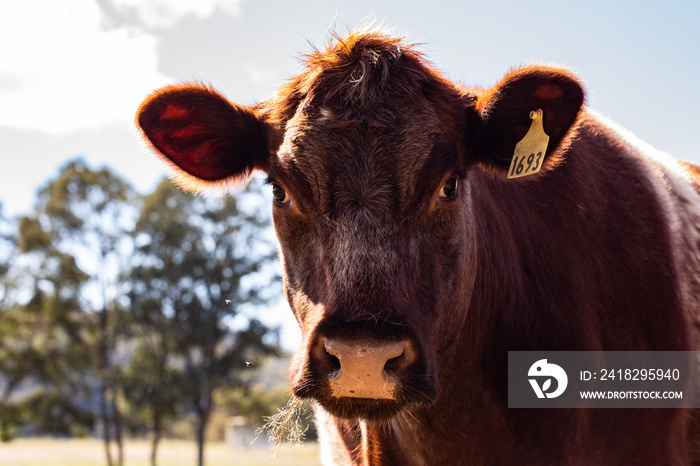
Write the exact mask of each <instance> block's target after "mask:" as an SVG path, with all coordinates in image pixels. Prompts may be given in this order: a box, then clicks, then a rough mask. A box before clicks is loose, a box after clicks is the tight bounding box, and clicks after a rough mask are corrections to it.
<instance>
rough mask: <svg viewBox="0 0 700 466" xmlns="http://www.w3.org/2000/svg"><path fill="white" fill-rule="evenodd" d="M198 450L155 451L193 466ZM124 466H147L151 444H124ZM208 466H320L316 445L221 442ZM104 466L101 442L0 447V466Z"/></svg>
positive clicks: (210, 450)
mask: <svg viewBox="0 0 700 466" xmlns="http://www.w3.org/2000/svg"><path fill="white" fill-rule="evenodd" d="M196 458H197V449H196V445H195V442H194V441H185V440H164V441H162V442H161V445H160V448H159V449H158V464H159V465H162V466H180V465H182V466H185V465H186V466H193V465H195V464H196ZM124 460H125V461H124V463H125V466H150V443H149V442H148V441H147V440H131V441H127V442H126V444H125V446H124ZM204 461H205V464H206V465H207V466H224V465H225V466H232V465H236V466H263V465H265V466H268V465H277V466H294V465H299V466H306V465H309V466H313V465H318V464H320V460H319V451H318V444H317V443H315V442H305V443H304V445H302V446H301V447H298V448H278V449H277V452H276V453H275V451H274V450H268V449H239V450H234V449H232V448H230V447H229V446H227V445H226V444H225V443H223V442H209V443H207V445H206V447H205V450H204ZM104 464H106V461H105V454H104V448H103V445H102V442H101V441H100V440H97V439H80V440H60V439H43V438H42V439H17V440H13V441H12V442H10V443H0V466H101V465H104Z"/></svg>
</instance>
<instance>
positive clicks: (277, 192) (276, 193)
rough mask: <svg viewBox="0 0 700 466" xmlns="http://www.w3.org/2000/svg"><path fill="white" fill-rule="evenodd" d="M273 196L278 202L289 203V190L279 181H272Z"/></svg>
mask: <svg viewBox="0 0 700 466" xmlns="http://www.w3.org/2000/svg"><path fill="white" fill-rule="evenodd" d="M272 197H273V198H274V199H275V202H276V203H277V204H287V203H288V202H289V196H288V195H287V191H285V190H284V188H282V186H280V185H278V184H277V183H272Z"/></svg>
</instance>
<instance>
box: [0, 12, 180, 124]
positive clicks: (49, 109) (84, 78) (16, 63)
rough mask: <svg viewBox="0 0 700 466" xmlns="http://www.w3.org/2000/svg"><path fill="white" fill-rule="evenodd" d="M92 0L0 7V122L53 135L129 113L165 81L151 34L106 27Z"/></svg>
mask: <svg viewBox="0 0 700 466" xmlns="http://www.w3.org/2000/svg"><path fill="white" fill-rule="evenodd" d="M101 24H102V23H101V13H100V10H99V8H98V6H97V3H96V2H95V1H86V0H69V1H61V2H56V1H53V0H46V1H22V2H12V3H9V2H8V3H3V4H2V6H0V43H2V44H3V46H2V48H0V109H2V111H1V112H0V125H4V126H8V127H14V128H26V129H38V130H42V131H47V132H50V133H52V134H58V133H63V132H66V131H70V130H75V129H81V128H93V129H94V128H100V127H103V126H105V125H107V124H110V123H115V122H120V121H122V122H123V121H127V120H131V119H132V118H133V114H134V111H135V110H136V108H137V106H138V104H139V102H140V101H141V99H142V98H143V97H144V96H145V95H147V94H148V93H149V92H150V91H152V90H153V89H155V88H157V87H160V86H162V85H164V84H166V83H168V78H167V77H166V76H164V75H162V74H161V73H159V72H158V71H157V68H156V65H157V55H156V39H155V38H154V37H152V36H149V35H146V34H135V33H134V32H133V31H129V30H128V29H127V28H118V29H110V30H105V29H104V28H102V27H101Z"/></svg>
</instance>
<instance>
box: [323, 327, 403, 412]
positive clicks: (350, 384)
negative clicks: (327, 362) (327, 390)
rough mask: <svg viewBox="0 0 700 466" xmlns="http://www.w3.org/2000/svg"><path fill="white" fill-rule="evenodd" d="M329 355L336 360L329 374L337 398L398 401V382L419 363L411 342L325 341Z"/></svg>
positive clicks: (327, 339)
mask: <svg viewBox="0 0 700 466" xmlns="http://www.w3.org/2000/svg"><path fill="white" fill-rule="evenodd" d="M323 347H324V349H325V351H326V353H327V355H330V356H332V357H334V358H336V359H337V363H336V364H335V366H336V370H335V371H333V372H332V373H331V374H330V387H331V395H332V396H333V397H335V398H342V397H349V398H372V399H386V400H393V399H395V389H396V382H397V378H398V376H399V375H400V373H401V372H402V371H403V370H404V369H405V368H406V367H408V366H410V365H411V363H413V362H414V361H415V360H416V352H415V350H414V349H413V345H412V343H411V341H410V340H407V339H406V340H399V341H395V340H391V341H385V340H376V339H364V340H362V339H359V340H358V339H355V338H353V339H352V340H349V339H348V340H343V339H331V338H324V339H323Z"/></svg>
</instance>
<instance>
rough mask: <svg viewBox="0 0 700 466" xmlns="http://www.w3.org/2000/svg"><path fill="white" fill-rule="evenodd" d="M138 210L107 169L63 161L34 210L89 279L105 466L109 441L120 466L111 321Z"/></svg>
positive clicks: (85, 291)
mask: <svg viewBox="0 0 700 466" xmlns="http://www.w3.org/2000/svg"><path fill="white" fill-rule="evenodd" d="M136 211H137V207H136V196H135V193H134V192H133V190H132V188H131V187H130V185H129V184H128V183H126V182H125V181H124V180H123V179H121V178H120V177H118V176H117V175H115V174H114V173H113V172H112V171H110V170H109V169H106V168H102V169H98V170H93V169H90V168H89V167H88V166H87V165H86V164H85V162H84V161H83V160H81V159H76V160H73V161H71V162H69V163H67V164H66V165H65V166H64V167H62V169H60V171H59V173H58V176H57V177H56V178H54V179H52V180H50V181H49V182H48V183H47V184H46V185H45V186H44V187H43V188H42V189H40V190H39V193H38V198H37V206H36V212H37V218H38V220H39V222H40V223H41V224H42V225H43V226H44V229H45V231H46V232H47V234H48V235H49V238H50V241H51V244H52V245H53V247H54V248H56V250H58V251H61V252H62V253H64V254H67V255H71V256H72V257H75V258H76V262H77V264H78V266H79V268H80V269H81V270H82V271H84V273H86V275H87V279H86V282H85V284H84V286H83V287H82V289H81V290H82V293H81V298H82V302H81V304H83V305H84V306H86V308H91V309H92V311H94V315H95V316H96V320H97V337H96V347H97V350H96V355H97V364H96V366H97V367H96V374H97V376H98V379H99V386H100V387H99V393H100V403H99V410H100V413H99V415H100V419H101V421H102V427H103V429H102V431H103V439H104V443H105V455H106V459H107V464H108V465H109V466H111V465H112V464H113V463H114V461H113V459H112V451H111V442H112V440H114V441H115V443H116V446H117V459H116V463H117V464H119V465H121V464H123V443H122V426H121V416H120V411H119V408H118V404H117V399H118V394H119V386H118V380H119V376H118V373H117V372H118V367H116V366H115V364H114V363H113V353H114V346H115V341H116V335H114V334H113V331H112V329H113V325H112V324H113V322H112V319H113V314H114V312H115V309H116V308H117V307H118V305H119V301H118V297H119V296H120V289H119V287H120V283H119V280H118V278H119V276H120V273H121V272H120V271H121V270H123V269H124V268H126V267H127V266H128V264H126V263H125V259H127V258H128V257H129V251H130V242H129V238H130V236H129V235H128V234H127V233H128V232H129V231H130V229H131V228H132V226H133V221H134V219H135V216H136Z"/></svg>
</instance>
